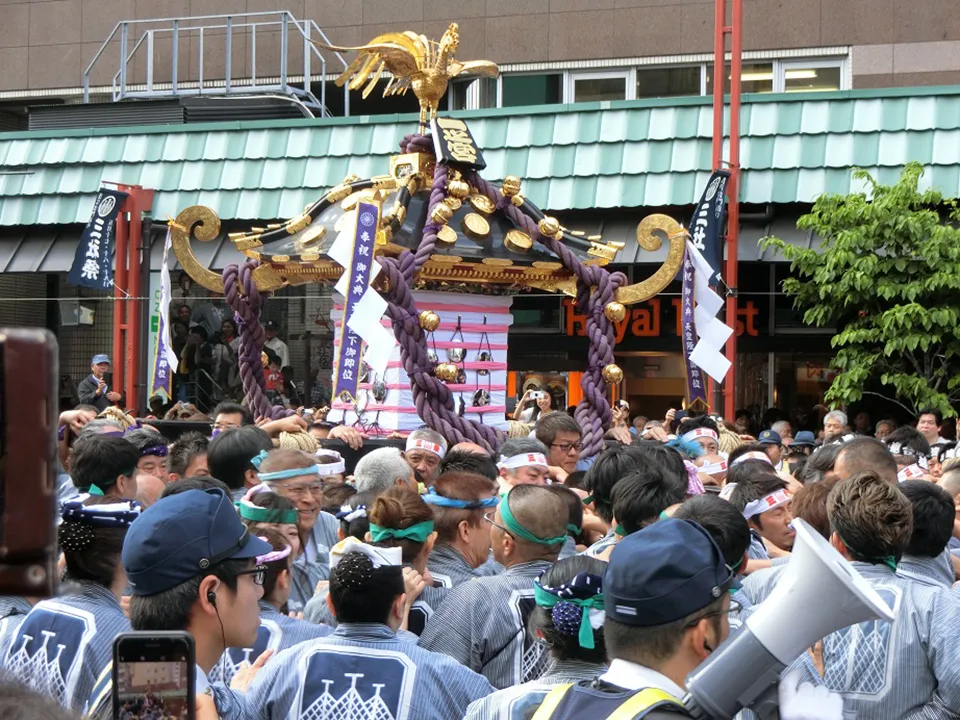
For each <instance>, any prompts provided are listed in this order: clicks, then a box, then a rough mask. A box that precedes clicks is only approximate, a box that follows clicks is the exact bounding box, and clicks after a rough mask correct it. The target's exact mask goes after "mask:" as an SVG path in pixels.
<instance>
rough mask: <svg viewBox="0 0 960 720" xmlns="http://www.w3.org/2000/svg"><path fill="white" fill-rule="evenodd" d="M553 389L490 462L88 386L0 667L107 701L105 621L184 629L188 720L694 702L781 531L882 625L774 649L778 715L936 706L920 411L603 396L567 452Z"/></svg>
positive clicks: (947, 669) (476, 718)
mask: <svg viewBox="0 0 960 720" xmlns="http://www.w3.org/2000/svg"><path fill="white" fill-rule="evenodd" d="M201 355H204V353H201ZM95 360H97V358H95ZM96 365H97V363H94V369H93V374H92V376H91V377H92V378H93V379H94V380H97V379H98V377H102V375H103V373H102V372H101V373H100V375H99V376H98V374H97V373H98V371H102V370H103V368H99V369H98V368H97V367H96ZM87 384H88V385H90V386H91V387H90V388H89V389H90V390H91V391H93V392H95V389H96V388H99V389H100V392H101V394H103V393H104V392H105V388H104V387H101V385H100V383H99V382H97V383H93V382H90V383H87ZM531 401H532V402H531ZM554 403H555V400H554V399H553V398H551V397H550V396H549V395H546V396H545V395H537V396H536V397H531V396H527V397H525V398H522V399H521V402H520V403H519V404H518V411H517V415H516V417H515V419H514V421H513V422H512V423H511V430H510V437H509V438H508V439H507V440H506V441H505V442H504V443H503V444H502V446H501V447H500V448H499V450H498V451H497V452H496V453H493V454H492V453H490V452H488V451H487V450H485V449H484V448H483V447H481V446H479V445H476V444H473V443H468V442H460V443H451V442H450V441H449V439H448V438H445V437H443V436H442V435H440V434H439V433H437V432H435V431H433V430H431V429H428V428H426V427H424V428H421V429H419V430H415V431H413V432H412V433H410V434H409V435H407V436H406V437H403V438H391V439H387V440H384V439H376V440H374V439H371V438H366V437H364V436H363V435H362V434H361V433H359V432H358V431H357V430H355V429H353V428H350V427H345V426H342V425H339V426H333V425H330V424H328V423H326V422H325V421H324V419H323V413H322V411H317V412H301V413H296V414H292V415H290V416H289V417H286V418H283V419H281V420H273V421H263V420H258V419H257V418H255V417H253V416H252V415H251V413H250V412H249V410H248V409H247V408H246V407H244V406H243V405H242V404H236V403H232V402H224V403H221V404H220V405H218V406H217V407H215V408H213V410H212V412H210V413H209V414H202V413H200V412H199V411H198V412H197V414H196V415H197V416H200V417H205V418H207V419H208V421H209V423H210V429H211V431H210V432H209V433H199V432H187V433H184V434H182V435H180V436H179V437H176V438H168V437H165V436H164V435H163V434H161V432H160V431H159V430H157V429H156V428H154V427H153V426H151V424H150V421H149V420H148V419H144V420H143V421H137V420H135V419H134V418H133V417H131V416H130V415H127V414H125V413H124V412H122V411H121V410H119V409H118V408H117V407H115V406H113V405H112V404H110V403H101V404H102V405H103V407H101V406H100V405H101V404H97V403H86V404H84V405H83V406H81V407H79V408H76V409H74V410H71V411H68V412H65V413H63V415H62V416H61V418H60V426H61V432H60V438H59V453H60V454H59V460H60V463H61V465H62V472H61V474H60V481H59V488H58V494H59V499H60V518H59V521H58V537H59V545H60V551H61V553H62V559H61V570H62V573H63V576H62V584H61V589H60V593H59V594H58V595H57V596H56V597H53V598H47V599H39V598H31V597H5V598H2V601H0V606H2V607H0V618H2V619H0V666H2V670H3V674H4V676H5V677H4V680H6V681H13V682H15V683H20V684H22V685H23V686H26V687H28V688H30V689H31V690H33V691H35V692H38V693H40V694H42V695H44V696H46V697H47V698H48V699H51V700H53V701H55V702H56V703H59V705H60V706H61V707H62V713H63V714H62V717H79V716H87V717H93V718H109V717H112V716H113V705H112V700H111V698H112V647H113V642H114V639H115V638H116V637H117V635H118V634H120V633H123V632H126V631H129V630H131V629H133V630H143V631H169V630H180V631H188V632H189V633H191V635H192V636H193V638H194V641H195V644H196V687H197V691H198V695H199V699H198V712H199V715H198V717H202V718H206V717H217V716H219V717H222V718H262V719H264V720H268V719H271V718H311V719H316V720H318V719H322V718H330V719H336V720H362V719H363V720H365V719H367V718H378V719H382V720H387V719H388V718H389V719H392V720H400V719H401V718H408V719H409V720H414V719H417V720H421V719H422V720H433V719H436V720H450V719H455V718H469V719H470V720H495V719H496V720H508V719H512V718H528V719H529V718H535V719H536V720H546V719H548V718H552V719H554V720H572V719H573V718H584V717H594V718H596V719H597V720H601V719H602V718H614V717H615V718H637V717H650V718H658V717H667V716H676V715H679V716H681V717H682V716H685V715H686V716H690V715H689V714H688V712H689V711H688V710H686V709H684V706H683V699H684V695H685V692H686V691H685V686H686V683H687V678H688V677H689V676H690V674H691V673H693V672H694V670H696V668H697V667H698V666H700V665H701V664H702V663H703V662H704V661H705V660H706V659H707V658H708V657H709V656H710V655H711V654H712V653H713V652H714V651H716V649H717V648H718V646H719V645H720V644H721V643H722V642H723V641H724V640H725V639H726V638H727V637H728V635H729V634H730V633H731V632H736V631H737V629H738V628H740V627H741V626H742V625H743V624H744V623H745V622H746V621H747V619H748V618H749V617H750V616H751V615H752V614H753V613H755V612H756V611H757V609H758V608H759V607H760V606H761V605H762V604H763V603H765V602H768V601H769V599H770V596H771V593H772V592H773V590H774V588H776V587H777V584H778V581H779V580H780V579H781V578H782V577H783V573H784V571H785V569H786V568H787V567H789V563H790V557H791V550H792V549H793V545H794V541H795V538H796V536H797V535H796V530H795V525H794V519H795V518H801V519H803V520H804V521H805V522H806V523H807V524H809V526H810V527H812V528H813V529H814V530H815V531H816V532H818V533H820V534H821V535H822V536H823V537H824V538H825V539H826V540H828V541H829V542H830V544H831V545H832V546H833V547H834V549H836V550H837V551H838V552H839V553H840V554H841V555H842V556H843V557H844V558H846V560H848V561H849V563H850V565H851V567H852V568H853V570H854V571H855V572H857V573H859V575H860V576H861V577H862V578H864V580H865V581H866V582H867V583H869V584H870V585H871V586H872V587H873V588H874V589H875V590H876V591H877V593H878V594H879V595H880V596H881V597H882V598H883V600H884V601H885V602H887V603H888V604H889V605H890V607H891V609H892V610H893V612H894V620H893V621H888V620H872V621H869V622H863V623H860V624H859V625H856V626H853V627H850V628H844V629H841V630H838V631H836V632H834V633H831V634H830V635H828V636H827V637H825V638H822V641H821V642H819V643H817V644H816V646H815V647H814V648H811V650H810V652H808V653H807V654H805V655H803V656H801V657H799V658H797V659H796V662H795V663H794V665H793V666H791V668H790V672H789V674H788V675H785V676H784V678H785V679H784V680H783V681H782V682H781V686H780V689H781V694H780V698H781V707H780V717H781V718H784V720H790V719H791V718H793V719H796V718H825V719H831V718H837V720H840V718H850V717H858V718H869V719H871V720H887V719H889V720H896V719H899V718H952V717H960V637H958V636H956V635H954V634H953V633H952V627H954V626H955V624H960V596H958V594H957V592H956V591H954V590H953V585H954V583H955V582H956V581H957V579H958V577H960V558H958V555H960V519H958V513H957V507H956V502H957V498H958V495H960V460H958V459H957V458H956V454H957V445H956V442H955V441H954V440H952V439H946V438H945V437H944V435H945V434H946V435H950V434H951V432H952V429H951V428H949V427H948V426H946V425H944V423H943V420H942V417H941V416H940V414H939V412H937V411H934V410H929V411H928V410H925V411H922V412H921V413H920V414H919V416H918V417H917V418H916V420H915V421H914V422H912V423H910V424H907V425H902V426H898V424H897V423H894V422H892V421H889V420H882V421H881V422H879V423H877V424H876V425H874V424H873V423H872V422H870V421H869V418H867V421H864V419H863V418H861V417H860V416H857V417H856V418H855V419H854V421H853V422H851V421H850V420H849V419H848V417H847V416H846V415H845V414H844V413H843V412H841V411H830V412H826V413H825V414H824V416H823V418H822V423H818V424H819V427H817V428H815V429H808V430H799V429H796V426H794V425H793V423H792V422H791V421H790V420H787V419H784V418H783V416H782V415H779V414H776V413H769V414H766V415H765V416H764V417H763V418H761V419H759V421H758V420H757V419H756V418H755V417H752V416H749V415H746V414H745V415H743V416H741V417H738V418H734V419H733V420H732V421H730V422H727V421H725V420H724V419H723V418H720V417H718V416H714V415H709V414H693V413H687V412H684V411H678V410H670V411H669V412H668V413H667V414H666V416H665V417H663V418H662V419H656V420H653V419H649V418H644V417H633V418H631V417H630V411H629V408H628V407H626V406H625V405H621V404H618V405H617V406H616V407H614V408H613V410H614V417H615V422H614V425H613V427H611V428H610V430H609V431H608V432H607V436H606V439H605V443H604V447H603V448H602V450H601V451H600V452H598V453H596V454H595V455H593V456H590V457H587V456H585V455H584V452H583V445H582V443H581V437H582V433H581V428H580V426H579V425H578V424H577V422H576V421H575V420H574V418H573V417H571V415H570V414H568V413H567V412H565V411H561V410H557V409H555V407H554ZM528 410H529V412H528ZM738 415H739V414H738ZM751 423H758V424H759V426H752V425H751ZM822 602H823V607H824V610H825V611H826V610H828V609H829V607H830V603H831V598H830V597H824V598H823V599H822ZM790 620H791V619H790V618H788V617H785V618H784V622H790ZM798 684H799V685H800V686H802V687H808V688H818V689H819V692H817V693H814V694H810V693H798V692H797V688H798ZM797 698H802V700H797ZM810 698H816V701H815V702H814V703H813V705H812V706H811V700H810ZM124 712H128V713H129V712H130V709H129V708H126V709H125V710H124ZM205 713H206V714H205ZM744 716H745V717H747V716H749V711H748V710H747V711H744Z"/></svg>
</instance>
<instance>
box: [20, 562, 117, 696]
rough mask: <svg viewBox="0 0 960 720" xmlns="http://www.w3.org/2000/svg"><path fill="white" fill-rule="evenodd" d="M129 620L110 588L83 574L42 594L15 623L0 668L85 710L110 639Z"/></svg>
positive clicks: (108, 655) (107, 662)
mask: <svg viewBox="0 0 960 720" xmlns="http://www.w3.org/2000/svg"><path fill="white" fill-rule="evenodd" d="M129 631H130V622H129V620H127V618H126V617H125V616H124V614H123V611H122V610H121V609H120V602H119V601H118V600H117V596H116V595H114V594H113V592H112V591H111V590H110V589H109V588H106V587H103V586H102V585H99V584H97V583H93V582H89V581H86V580H83V581H79V582H76V583H75V584H71V585H68V586H67V587H66V588H65V590H64V594H63V595H60V596H59V597H55V598H51V599H49V600H42V601H41V602H39V603H37V604H36V605H34V606H33V608H32V609H31V610H30V612H29V613H27V616H26V617H25V618H24V619H23V622H22V623H20V627H19V628H18V629H17V631H16V634H15V635H14V636H13V638H12V640H11V641H10V644H9V647H8V649H7V652H6V655H5V657H4V659H3V669H4V670H5V671H6V672H7V673H8V674H9V675H11V676H12V677H13V678H15V679H17V680H19V681H20V682H22V683H23V684H24V685H26V686H27V687H30V688H32V689H33V690H36V691H37V692H40V693H42V694H44V695H47V696H49V697H51V698H53V699H54V700H56V701H57V702H59V703H60V704H61V705H64V706H66V707H69V708H71V709H73V710H76V711H80V712H82V711H85V710H86V709H87V708H88V701H89V699H90V695H91V693H92V692H93V689H94V686H95V685H96V684H97V681H98V679H99V677H100V675H101V673H103V672H104V670H107V669H109V667H110V666H111V665H112V662H113V641H114V640H115V639H116V637H117V635H119V634H120V633H123V632H129Z"/></svg>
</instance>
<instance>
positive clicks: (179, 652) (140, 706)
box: [113, 632, 197, 720]
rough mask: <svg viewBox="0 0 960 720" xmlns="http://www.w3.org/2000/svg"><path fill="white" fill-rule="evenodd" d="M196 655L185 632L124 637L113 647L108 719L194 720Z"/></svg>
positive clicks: (134, 633) (137, 633)
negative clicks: (110, 716)
mask: <svg viewBox="0 0 960 720" xmlns="http://www.w3.org/2000/svg"><path fill="white" fill-rule="evenodd" d="M196 705H197V701H196V650H195V647H194V642H193V637H192V636H191V635H190V633H187V632H129V633H123V634H122V635H119V636H118V637H117V639H116V640H115V641H114V644H113V717H115V718H121V717H125V716H126V715H125V714H126V713H129V717H140V718H142V717H157V718H176V720H196V717H197V714H196Z"/></svg>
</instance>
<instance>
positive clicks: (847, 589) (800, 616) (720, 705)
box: [684, 518, 893, 720]
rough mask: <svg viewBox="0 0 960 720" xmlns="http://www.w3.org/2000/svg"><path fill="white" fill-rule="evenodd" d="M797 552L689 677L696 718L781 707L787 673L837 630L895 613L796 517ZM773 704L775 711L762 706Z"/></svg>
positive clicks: (688, 697) (688, 698) (728, 718)
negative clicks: (778, 700)
mask: <svg viewBox="0 0 960 720" xmlns="http://www.w3.org/2000/svg"><path fill="white" fill-rule="evenodd" d="M793 527H794V529H795V530H796V531H797V536H796V539H795V540H794V543H793V554H792V555H791V557H790V562H789V564H788V565H787V566H786V569H785V570H784V571H783V574H782V576H781V578H780V580H779V581H778V582H777V585H776V588H774V590H773V592H772V593H770V596H769V597H768V598H767V599H766V600H764V601H763V603H761V604H760V605H759V606H758V608H757V611H756V612H755V613H753V614H752V615H751V616H750V617H748V618H747V621H746V622H745V623H744V625H743V626H742V627H741V629H740V631H739V632H738V633H737V634H736V635H733V636H731V637H729V638H727V639H726V640H725V641H724V642H723V643H721V644H720V646H719V647H718V648H717V649H716V651H714V652H713V653H711V655H710V657H709V658H707V660H705V661H704V663H703V664H702V665H700V667H698V668H697V669H696V671H694V673H693V675H691V676H690V677H689V678H688V680H687V695H686V697H685V698H684V705H685V706H686V708H687V710H688V711H689V712H690V713H691V714H692V715H693V716H694V717H696V718H722V719H723V720H731V719H732V718H733V716H734V715H736V714H737V713H738V712H739V711H740V710H741V709H742V708H746V707H751V706H752V707H751V709H752V710H754V711H755V712H757V713H758V714H760V715H761V716H763V715H765V714H766V713H765V712H764V710H765V709H766V710H769V709H772V708H774V707H775V706H776V687H777V683H778V681H779V679H780V673H781V672H783V670H784V668H786V666H788V665H789V664H790V663H792V662H793V661H794V660H796V659H797V658H798V657H800V654H801V653H803V652H805V651H806V649H807V648H809V647H810V646H811V645H813V644H814V643H816V642H817V641H818V640H820V639H821V638H824V637H826V636H827V635H829V634H830V633H832V632H834V631H836V630H839V629H841V628H845V627H847V626H849V625H856V624H857V623H861V622H864V621H866V620H873V619H876V618H879V619H884V620H893V612H892V611H891V609H890V608H889V607H888V606H887V604H886V603H885V602H884V601H883V599H882V598H881V597H880V596H879V595H878V594H877V592H876V591H875V590H874V589H873V588H872V587H871V586H870V584H869V583H868V582H867V581H866V580H864V579H863V578H862V577H861V576H860V575H859V574H858V573H857V571H856V570H854V569H853V567H852V566H851V565H850V563H848V562H847V561H846V560H844V558H843V556H841V555H840V553H838V552H837V551H836V550H834V549H833V547H831V545H830V543H828V542H827V541H826V540H824V539H823V537H822V536H821V535H820V534H819V533H817V532H816V531H815V530H814V529H813V528H811V527H810V526H809V525H808V524H807V523H806V522H804V521H803V520H801V519H799V518H796V519H794V521H793ZM762 705H766V706H767V707H766V708H764V707H761V706H762Z"/></svg>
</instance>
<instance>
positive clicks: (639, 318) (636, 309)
mask: <svg viewBox="0 0 960 720" xmlns="http://www.w3.org/2000/svg"><path fill="white" fill-rule="evenodd" d="M563 302H564V306H565V310H566V313H565V314H566V323H565V325H564V332H565V334H566V335H567V336H568V337H575V336H579V337H585V336H586V334H587V316H586V315H580V314H578V313H577V312H576V310H575V309H574V306H573V305H574V303H573V300H571V299H569V298H568V299H565V300H564V301H563ZM682 303H683V300H682V298H670V299H669V302H668V301H667V299H662V300H661V298H658V297H655V298H651V299H650V300H647V301H646V302H645V303H638V304H637V305H634V306H632V307H631V308H628V312H627V316H626V317H625V318H624V319H623V320H621V321H620V322H618V323H614V324H613V327H614V331H615V332H616V337H617V343H618V344H619V343H621V342H623V341H624V340H627V341H628V342H629V340H630V338H650V337H660V336H661V335H663V336H670V335H674V336H676V337H683V327H682V320H683V317H682ZM759 315H760V311H759V309H758V308H757V306H756V304H755V303H754V301H753V300H746V301H744V300H743V299H741V300H740V302H739V303H738V304H737V327H736V328H735V332H736V333H737V337H740V336H741V335H744V334H746V335H748V336H750V337H758V336H759V334H760V333H759V327H760V323H759Z"/></svg>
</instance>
